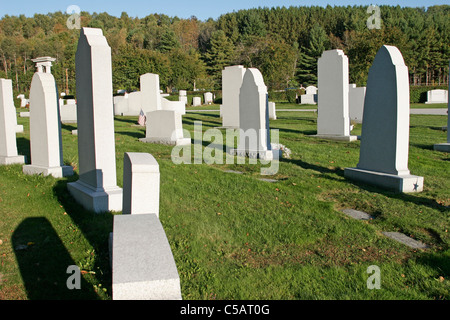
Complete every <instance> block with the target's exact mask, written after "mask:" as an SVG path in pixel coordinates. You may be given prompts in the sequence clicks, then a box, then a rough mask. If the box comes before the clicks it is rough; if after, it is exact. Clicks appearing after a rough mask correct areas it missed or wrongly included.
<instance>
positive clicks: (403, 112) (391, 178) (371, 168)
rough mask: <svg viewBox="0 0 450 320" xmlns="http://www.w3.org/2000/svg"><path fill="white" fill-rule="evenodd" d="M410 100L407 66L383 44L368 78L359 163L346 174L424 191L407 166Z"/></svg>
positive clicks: (390, 186)
mask: <svg viewBox="0 0 450 320" xmlns="http://www.w3.org/2000/svg"><path fill="white" fill-rule="evenodd" d="M380 92H382V93H383V94H380ZM409 102H410V100H409V79H408V67H407V66H406V65H405V62H404V60H403V56H402V54H401V52H400V51H399V50H398V49H397V48H396V47H394V46H387V45H384V46H383V47H381V49H380V50H379V51H378V53H377V55H376V56H375V60H374V62H373V65H372V67H371V68H370V71H369V77H368V80H367V91H366V98H365V103H364V122H363V124H362V133H361V148H360V158H359V163H358V165H357V167H356V168H346V169H345V171H344V172H345V177H347V178H349V179H352V180H357V181H362V182H365V183H368V184H373V185H377V186H380V187H383V188H386V189H392V190H394V191H397V192H420V191H422V190H423V177H419V176H414V175H411V174H410V171H409V169H408V153H409V117H410V104H409Z"/></svg>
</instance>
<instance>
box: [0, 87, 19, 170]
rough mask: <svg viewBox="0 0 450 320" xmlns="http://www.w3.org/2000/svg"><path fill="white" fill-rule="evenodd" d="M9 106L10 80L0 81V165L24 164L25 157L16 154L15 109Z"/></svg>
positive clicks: (12, 102) (10, 103) (11, 92)
mask: <svg viewBox="0 0 450 320" xmlns="http://www.w3.org/2000/svg"><path fill="white" fill-rule="evenodd" d="M11 106H13V107H14V100H13V89H12V80H9V79H8V80H7V79H0V165H9V164H22V163H25V157H24V156H19V155H18V153H17V141H16V123H17V118H16V111H15V110H16V109H15V108H12V107H11ZM14 120H15V121H14Z"/></svg>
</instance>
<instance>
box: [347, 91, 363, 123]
mask: <svg viewBox="0 0 450 320" xmlns="http://www.w3.org/2000/svg"><path fill="white" fill-rule="evenodd" d="M348 89H349V90H348V106H349V113H350V120H351V121H354V122H356V123H362V121H363V110H364V98H365V97H366V87H357V86H356V84H350V86H349V88H348Z"/></svg>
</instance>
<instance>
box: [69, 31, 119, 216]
mask: <svg viewBox="0 0 450 320" xmlns="http://www.w3.org/2000/svg"><path fill="white" fill-rule="evenodd" d="M75 66H76V86H77V98H78V99H77V102H78V105H77V118H78V161H79V166H78V167H79V180H78V181H76V182H73V183H69V184H68V185H67V188H68V189H69V191H70V193H71V194H72V196H73V197H74V198H75V199H76V201H77V202H79V203H80V204H81V205H83V206H84V207H85V208H87V209H89V210H92V211H94V212H106V211H121V210H122V189H121V188H119V187H118V186H117V176H116V153H115V136H114V116H113V95H112V92H113V88H112V64H111V48H110V47H109V45H108V42H107V40H106V38H105V36H104V35H103V32H102V30H101V29H97V28H82V29H81V31H80V39H79V41H78V49H77V52H76V55H75Z"/></svg>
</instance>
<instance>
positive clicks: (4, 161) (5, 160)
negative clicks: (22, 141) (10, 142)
mask: <svg viewBox="0 0 450 320" xmlns="http://www.w3.org/2000/svg"><path fill="white" fill-rule="evenodd" d="M24 163H25V156H13V157H2V156H0V165H10V164H24Z"/></svg>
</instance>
